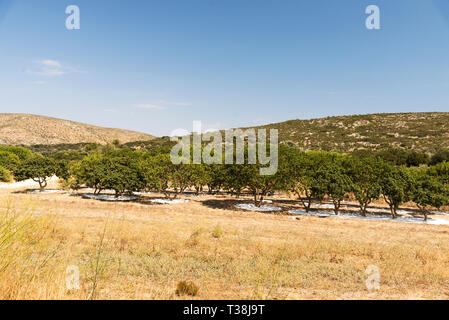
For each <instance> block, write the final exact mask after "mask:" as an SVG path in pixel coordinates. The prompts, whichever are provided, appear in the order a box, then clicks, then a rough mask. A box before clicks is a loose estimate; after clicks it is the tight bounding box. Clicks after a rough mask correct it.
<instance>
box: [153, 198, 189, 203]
mask: <svg viewBox="0 0 449 320" xmlns="http://www.w3.org/2000/svg"><path fill="white" fill-rule="evenodd" d="M150 201H151V202H154V203H160V204H174V203H186V202H189V200H187V199H175V200H168V199H153V200H150Z"/></svg>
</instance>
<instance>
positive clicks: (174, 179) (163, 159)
mask: <svg viewBox="0 0 449 320" xmlns="http://www.w3.org/2000/svg"><path fill="white" fill-rule="evenodd" d="M188 166H190V165H189V164H173V163H172V161H171V159H170V155H169V154H158V155H156V156H146V158H145V163H144V177H145V178H144V180H145V184H146V188H147V189H152V190H156V191H158V192H161V193H163V194H164V195H165V197H166V198H167V199H169V200H172V199H176V198H177V197H178V195H179V194H180V193H182V192H184V190H185V189H186V188H187V187H188V186H189V177H188ZM170 188H171V189H172V192H170V190H169V189H170Z"/></svg>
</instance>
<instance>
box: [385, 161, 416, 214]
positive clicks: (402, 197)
mask: <svg viewBox="0 0 449 320" xmlns="http://www.w3.org/2000/svg"><path fill="white" fill-rule="evenodd" d="M379 178H380V179H379V181H380V187H381V193H382V196H383V198H384V200H385V202H386V203H387V204H388V205H389V207H390V211H391V216H392V218H393V219H396V218H397V210H398V209H399V206H400V205H401V204H402V203H404V202H407V201H409V200H410V192H411V188H412V184H413V180H412V177H411V176H410V173H409V170H407V169H406V168H405V167H403V166H400V167H398V166H394V165H392V164H390V163H382V168H381V170H380V176H379Z"/></svg>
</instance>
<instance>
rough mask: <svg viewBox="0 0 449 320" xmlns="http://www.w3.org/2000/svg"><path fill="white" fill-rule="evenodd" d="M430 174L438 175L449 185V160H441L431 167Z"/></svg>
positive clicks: (441, 180)
mask: <svg viewBox="0 0 449 320" xmlns="http://www.w3.org/2000/svg"><path fill="white" fill-rule="evenodd" d="M429 174H430V175H432V176H434V177H436V178H437V179H438V180H440V182H441V183H444V184H445V185H449V162H447V161H445V162H440V163H438V164H437V165H435V166H432V167H430V169H429Z"/></svg>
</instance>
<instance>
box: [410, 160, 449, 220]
mask: <svg viewBox="0 0 449 320" xmlns="http://www.w3.org/2000/svg"><path fill="white" fill-rule="evenodd" d="M413 175H414V185H413V189H412V192H411V198H412V200H413V202H414V203H415V204H416V205H417V206H418V208H419V210H420V212H421V213H422V215H423V216H424V220H425V221H427V216H428V214H429V208H430V207H434V208H437V209H439V208H440V207H442V206H444V205H448V204H449V194H448V188H447V187H445V186H444V184H443V183H442V182H441V181H440V180H439V179H438V178H437V177H435V176H434V175H432V174H431V173H430V172H429V170H422V169H418V170H415V171H413Z"/></svg>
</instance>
